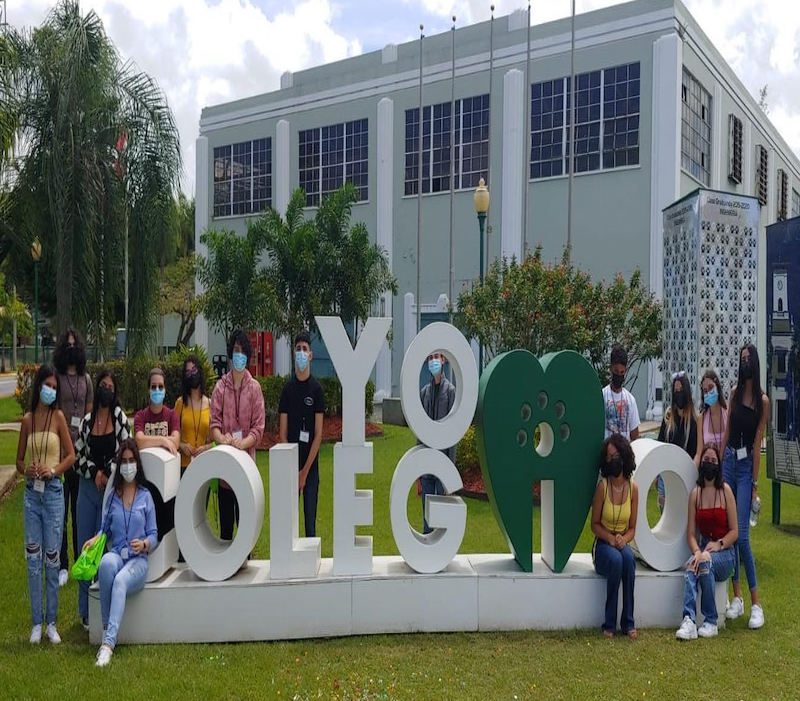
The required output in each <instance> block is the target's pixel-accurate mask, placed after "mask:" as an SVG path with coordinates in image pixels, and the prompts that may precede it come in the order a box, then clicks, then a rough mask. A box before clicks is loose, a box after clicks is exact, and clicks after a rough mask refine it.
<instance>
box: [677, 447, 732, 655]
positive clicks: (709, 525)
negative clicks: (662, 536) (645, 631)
mask: <svg viewBox="0 0 800 701" xmlns="http://www.w3.org/2000/svg"><path fill="white" fill-rule="evenodd" d="M721 463H722V461H721V460H720V456H719V451H718V450H717V447H716V445H714V444H713V443H707V444H706V445H705V446H703V451H702V453H701V458H700V474H699V475H698V477H697V486H696V487H695V488H694V489H692V493H691V494H690V495H689V527H688V529H687V540H688V541H689V549H690V550H691V551H692V553H693V554H692V557H691V558H689V562H687V563H686V582H685V585H684V590H683V623H682V624H681V627H680V628H679V629H678V630H677V632H676V633H675V637H676V638H678V640H696V639H697V637H698V636H699V637H701V638H713V637H714V636H715V635H716V634H717V604H716V601H715V600H714V588H715V587H714V585H715V584H716V582H725V581H727V580H728V577H730V576H731V573H732V572H733V568H734V565H735V563H736V550H735V548H734V547H733V545H734V543H736V539H737V538H738V536H739V529H738V526H737V521H736V499H735V498H734V496H733V492H732V491H731V488H730V487H729V486H728V485H727V484H725V482H724V481H723V479H722V464H721ZM698 535H699V539H698ZM698 588H699V589H700V593H701V598H700V609H701V611H702V613H703V618H704V619H705V620H704V622H703V625H702V626H700V628H699V629H698V628H697V591H698Z"/></svg>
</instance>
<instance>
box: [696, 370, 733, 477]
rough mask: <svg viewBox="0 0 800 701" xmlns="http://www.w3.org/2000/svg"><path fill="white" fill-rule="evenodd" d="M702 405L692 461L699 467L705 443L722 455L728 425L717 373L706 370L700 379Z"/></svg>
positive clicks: (725, 406)
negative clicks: (695, 448)
mask: <svg viewBox="0 0 800 701" xmlns="http://www.w3.org/2000/svg"><path fill="white" fill-rule="evenodd" d="M700 391H701V392H702V400H703V407H702V410H701V414H700V421H698V422H697V448H698V450H697V454H696V455H695V458H694V463H695V465H697V467H698V468H699V467H700V458H701V455H700V453H701V452H702V451H703V446H704V445H706V443H711V444H712V445H713V446H714V447H715V448H716V449H717V452H718V453H719V454H720V456H722V442H723V441H724V440H725V429H726V428H727V427H728V405H727V404H726V402H725V396H724V395H723V393H722V385H721V384H720V381H719V377H718V376H717V373H716V372H714V371H713V370H706V372H705V374H704V375H703V379H702V380H701V381H700Z"/></svg>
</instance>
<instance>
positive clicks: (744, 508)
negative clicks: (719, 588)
mask: <svg viewBox="0 0 800 701" xmlns="http://www.w3.org/2000/svg"><path fill="white" fill-rule="evenodd" d="M728 406H730V411H729V417H728V426H727V428H726V430H725V439H724V441H723V450H724V457H723V459H722V474H723V477H724V478H725V482H727V483H728V485H729V486H730V488H731V491H732V492H733V495H734V497H736V515H737V522H738V527H739V540H738V541H737V543H736V549H737V550H738V555H737V557H736V566H735V569H734V571H733V601H732V602H731V604H730V605H729V606H728V608H727V610H726V611H725V615H726V616H727V617H728V618H729V619H731V620H733V619H735V618H739V616H742V615H744V600H743V599H742V588H741V585H740V575H741V571H740V566H739V563H740V560H741V562H742V563H743V564H744V571H745V574H746V575H747V584H748V586H749V587H750V601H751V604H752V605H751V607H750V623H749V625H750V628H753V629H756V628H761V626H763V625H764V610H763V609H762V608H761V604H759V602H758V584H757V582H756V562H755V559H754V558H753V549H752V548H751V546H750V507H751V506H752V504H753V501H754V500H755V499H756V497H757V496H758V472H759V468H760V466H761V439H762V438H763V437H764V430H765V428H766V424H767V416H768V415H769V397H767V395H766V393H765V392H764V391H763V390H762V389H761V364H760V362H759V360H758V350H756V347H755V346H754V345H753V344H752V343H751V344H748V345H746V346H745V347H744V348H742V350H741V352H740V353H739V380H738V384H737V385H736V387H734V388H733V389H732V390H731V395H730V398H729V399H728Z"/></svg>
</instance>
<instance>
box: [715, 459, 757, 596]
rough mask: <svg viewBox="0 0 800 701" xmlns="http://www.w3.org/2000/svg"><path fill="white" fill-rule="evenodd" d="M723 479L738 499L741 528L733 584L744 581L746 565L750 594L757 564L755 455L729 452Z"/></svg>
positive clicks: (737, 505)
mask: <svg viewBox="0 0 800 701" xmlns="http://www.w3.org/2000/svg"><path fill="white" fill-rule="evenodd" d="M722 476H723V478H724V479H725V482H726V483H727V484H728V486H729V487H730V488H731V490H732V491H733V496H734V497H736V521H737V523H738V524H739V539H738V540H737V541H736V550H737V553H736V562H735V567H734V570H733V581H734V582H736V583H738V582H739V580H740V578H741V571H740V569H739V562H740V561H741V562H742V563H744V571H745V574H746V575H747V584H748V585H749V586H750V591H752V590H753V589H755V588H756V587H757V586H758V584H757V582H756V561H755V559H754V558H753V548H752V547H750V506H751V501H752V496H753V455H752V453H750V454H748V456H747V457H746V458H745V459H744V460H739V458H737V457H736V451H735V450H734V449H733V448H726V449H725V457H724V458H723V460H722Z"/></svg>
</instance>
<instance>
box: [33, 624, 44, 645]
mask: <svg viewBox="0 0 800 701" xmlns="http://www.w3.org/2000/svg"><path fill="white" fill-rule="evenodd" d="M40 642H42V624H41V623H40V624H39V625H36V626H34V627H33V628H31V645H38V644H39V643H40Z"/></svg>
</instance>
